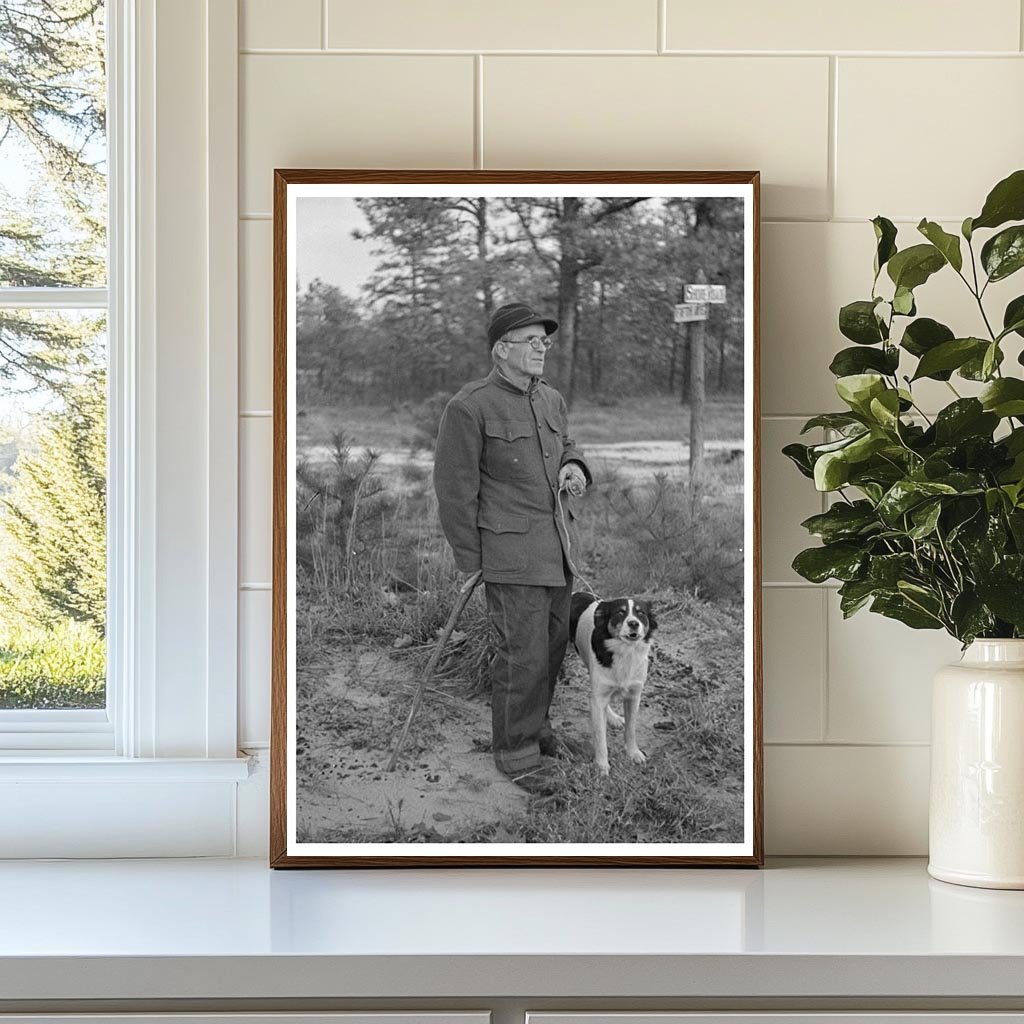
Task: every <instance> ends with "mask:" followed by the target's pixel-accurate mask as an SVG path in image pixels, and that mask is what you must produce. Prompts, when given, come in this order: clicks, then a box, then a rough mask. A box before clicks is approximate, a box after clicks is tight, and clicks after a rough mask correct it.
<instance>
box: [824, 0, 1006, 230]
mask: <svg viewBox="0 0 1024 1024" xmlns="http://www.w3.org/2000/svg"><path fill="white" fill-rule="evenodd" d="M1022 2H1024V0H1022ZM838 110H839V58H838V57H829V59H828V146H827V149H828V167H827V168H826V170H825V175H826V188H827V189H828V219H829V221H832V220H834V219H835V216H836V179H837V177H838V170H839V116H838Z"/></svg>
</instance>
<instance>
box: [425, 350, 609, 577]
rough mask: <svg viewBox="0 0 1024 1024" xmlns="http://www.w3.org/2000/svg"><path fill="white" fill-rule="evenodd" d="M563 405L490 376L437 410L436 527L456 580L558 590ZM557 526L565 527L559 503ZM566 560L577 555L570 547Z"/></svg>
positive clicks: (573, 457) (535, 385) (565, 449)
mask: <svg viewBox="0 0 1024 1024" xmlns="http://www.w3.org/2000/svg"><path fill="white" fill-rule="evenodd" d="M567 419H568V410H567V408H566V405H565V399H563V398H562V396H561V395H560V394H559V393H558V392H557V391H556V390H555V389H554V388H552V387H549V386H548V385H547V384H546V383H545V382H544V381H543V380H539V379H537V378H534V379H533V380H532V381H531V382H530V386H529V388H528V389H527V390H525V391H524V390H523V389H522V388H519V387H517V386H516V385H515V384H513V383H512V382H511V381H510V380H508V379H507V378H506V377H504V376H503V375H502V374H501V373H499V372H498V369H497V367H495V369H493V370H492V371H491V372H490V373H489V374H488V375H487V376H486V377H484V378H483V379H482V380H475V381H472V382H471V383H469V384H467V385H466V386H465V387H464V388H462V390H461V391H459V393H458V394H457V395H455V396H454V397H453V398H452V399H451V401H449V403H448V405H447V406H446V407H445V410H444V415H443V416H442V417H441V426H440V429H439V430H438V435H437V448H436V450H435V453H434V489H435V491H436V492H437V503H438V512H439V515H440V518H441V527H442V529H443V530H444V535H445V537H447V538H448V543H449V544H450V545H451V546H452V551H453V552H454V554H455V564H456V565H457V566H458V568H459V569H460V570H461V571H462V572H475V571H476V570H477V569H483V578H484V580H485V581H487V582H489V583H521V584H530V585H533V586H545V587H558V586H562V585H563V584H564V583H565V582H566V578H565V573H564V572H563V568H562V564H563V563H562V560H563V552H564V553H565V555H566V556H569V551H570V547H569V543H570V538H569V536H568V535H567V534H566V531H565V529H564V528H563V525H562V517H561V514H560V513H559V510H558V505H557V501H556V495H557V491H558V471H559V469H560V468H561V467H562V466H564V465H565V464H566V463H567V462H577V463H579V464H580V466H581V468H582V469H583V472H584V473H585V474H586V477H587V482H588V483H589V482H590V479H591V476H590V470H589V469H588V468H587V465H586V462H585V461H584V459H583V457H582V456H581V455H580V453H579V451H578V450H577V448H576V444H575V442H574V441H572V440H570V438H569V437H568V435H567V433H566V430H567ZM561 497H562V502H561V504H562V508H563V509H564V514H565V523H566V524H567V525H570V527H571V520H572V517H571V513H570V509H569V505H568V503H567V495H566V494H565V493H563V494H562V496H561ZM571 551H572V555H571V557H572V558H573V559H574V560H575V559H578V557H579V549H578V546H577V544H576V542H575V540H573V541H572V549H571Z"/></svg>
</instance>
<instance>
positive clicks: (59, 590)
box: [0, 373, 106, 635]
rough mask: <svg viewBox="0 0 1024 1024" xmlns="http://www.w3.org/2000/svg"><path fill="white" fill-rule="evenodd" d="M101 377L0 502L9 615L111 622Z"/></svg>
mask: <svg viewBox="0 0 1024 1024" xmlns="http://www.w3.org/2000/svg"><path fill="white" fill-rule="evenodd" d="M104 388H105V381H104V378H103V376H102V375H100V374H98V373H97V374H96V375H94V376H93V377H92V379H90V380H89V381H88V382H87V383H86V384H84V385H80V386H78V388H76V390H75V393H74V395H73V396H72V401H71V402H70V403H69V404H68V405H67V407H66V408H65V409H64V410H62V411H61V412H58V413H54V414H52V415H51V416H50V417H49V423H48V424H47V425H46V427H45V428H44V429H43V431H42V432H41V434H40V436H39V438H38V440H37V444H36V450H35V451H34V452H32V453H25V452H23V453H22V454H21V455H20V457H19V458H18V461H17V462H16V463H15V465H14V475H13V480H12V482H11V485H10V487H9V488H8V490H7V491H6V492H5V494H4V495H3V497H2V499H0V564H2V565H3V574H2V576H0V606H2V607H3V608H4V611H5V618H7V619H9V620H11V621H18V620H20V621H21V622H23V623H25V624H29V625H42V626H54V625H56V624H57V623H59V622H60V621H62V620H64V619H69V618H70V619H75V620H77V621H79V622H85V623H88V624H90V625H91V626H92V627H93V628H94V629H95V630H96V631H97V632H98V633H99V634H100V635H103V633H104V630H105V623H106V465H105V463H106V399H105V392H104Z"/></svg>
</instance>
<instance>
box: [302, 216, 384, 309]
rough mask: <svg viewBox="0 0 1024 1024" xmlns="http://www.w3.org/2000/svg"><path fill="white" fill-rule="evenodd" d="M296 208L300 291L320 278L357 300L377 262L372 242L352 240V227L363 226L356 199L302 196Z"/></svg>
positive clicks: (364, 221)
mask: <svg viewBox="0 0 1024 1024" xmlns="http://www.w3.org/2000/svg"><path fill="white" fill-rule="evenodd" d="M295 207H296V209H295V219H296V236H295V238H296V246H295V252H296V263H297V267H296V269H297V271H298V275H299V290H300V291H305V290H306V286H307V285H308V284H309V282H310V281H312V280H313V278H315V277H319V278H320V280H321V281H324V282H326V283H327V284H334V285H337V286H338V287H339V288H340V289H341V290H342V291H343V292H345V294H346V295H349V296H351V297H352V298H354V299H358V298H359V297H360V291H361V289H362V286H363V283H364V282H365V281H366V279H367V278H368V277H369V276H370V274H371V273H372V272H373V268H374V267H375V266H376V263H377V260H376V259H375V258H374V257H373V255H372V254H371V249H372V243H371V242H368V241H358V240H356V239H355V238H353V237H352V231H353V229H354V228H365V227H366V219H365V218H364V217H363V215H362V214H361V213H360V212H359V207H358V206H356V202H355V200H354V199H341V198H326V199H321V198H312V197H305V198H299V199H297V200H296V201H295Z"/></svg>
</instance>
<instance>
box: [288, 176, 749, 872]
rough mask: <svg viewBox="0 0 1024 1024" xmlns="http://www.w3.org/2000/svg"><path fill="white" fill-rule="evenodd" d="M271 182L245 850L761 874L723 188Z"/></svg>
mask: <svg viewBox="0 0 1024 1024" xmlns="http://www.w3.org/2000/svg"><path fill="white" fill-rule="evenodd" d="M276 175H277V192H276V201H275V232H276V234H275V346H276V351H275V409H274V416H275V421H274V426H275V481H274V484H275V486H274V511H275V520H274V602H275V603H274V638H273V645H274V709H273V711H274V739H273V787H274V800H273V823H272V825H273V832H274V840H273V843H272V845H273V849H272V863H275V864H276V865H278V866H285V867H287V866H302V865H315V864H333V863H337V864H346V865H351V866H361V865H362V866H377V865H381V864H392V865H402V864H417V865H424V864H455V863H462V864H473V863H480V864H534V863H536V864H540V863H552V864H553V863H609V864H612V863H615V864H629V863H637V864H643V863H680V864H685V863H693V864H700V863H717V862H721V863H736V864H757V863H760V860H761V830H762V826H761V779H760V772H761V757H760V743H761V709H760V664H759V658H760V643H759V630H760V616H759V609H758V590H759V586H758V583H759V566H758V557H759V545H758V542H757V534H756V525H757V519H758V517H757V514H756V508H757V359H756V352H757V349H756V345H757V330H756V327H757V323H756V320H757V316H756V313H757V277H756V272H757V270H756V268H757V209H756V205H757V175H756V173H755V172H750V173H731V174H728V173H723V174H718V175H715V174H712V173H710V172H707V173H689V174H683V173H679V174H675V175H673V174H669V173H661V174H657V175H655V174H652V175H647V176H643V175H640V174H636V173H634V174H627V173H622V174H615V173H603V174H599V173H593V174H582V173H581V174H579V175H578V176H577V177H576V178H575V179H574V178H573V176H572V175H570V174H568V173H563V174H548V175H541V174H537V175H527V174H526V173H522V174H519V175H516V174H515V173H514V172H489V173H484V172H477V173H473V172H460V173H456V172H451V173H450V174H449V175H448V178H447V180H445V178H444V176H443V173H442V172H405V173H404V174H403V173H401V172H391V173H387V172H343V171H336V172H330V171H278V172H276Z"/></svg>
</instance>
